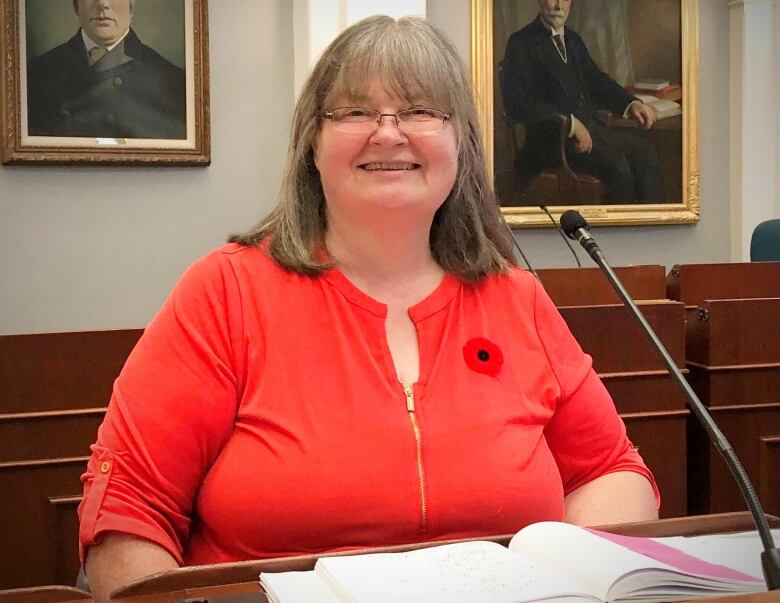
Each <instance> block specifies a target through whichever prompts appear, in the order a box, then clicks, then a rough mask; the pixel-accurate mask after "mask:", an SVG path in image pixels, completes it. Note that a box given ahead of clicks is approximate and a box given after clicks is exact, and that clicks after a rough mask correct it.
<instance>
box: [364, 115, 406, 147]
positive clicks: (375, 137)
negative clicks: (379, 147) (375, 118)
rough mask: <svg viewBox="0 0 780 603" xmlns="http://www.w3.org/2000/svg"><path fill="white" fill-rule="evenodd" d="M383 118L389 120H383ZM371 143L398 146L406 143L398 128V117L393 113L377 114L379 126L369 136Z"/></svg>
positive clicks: (404, 136)
mask: <svg viewBox="0 0 780 603" xmlns="http://www.w3.org/2000/svg"><path fill="white" fill-rule="evenodd" d="M385 117H387V118H389V119H387V120H385ZM371 141H372V142H374V143H375V144H382V143H385V144H386V143H388V142H390V143H392V144H400V143H403V142H405V141H406V135H405V134H404V133H403V132H402V131H401V129H400V128H399V127H398V116H397V115H396V114H395V113H380V114H379V124H378V125H377V127H376V130H374V133H373V134H371Z"/></svg>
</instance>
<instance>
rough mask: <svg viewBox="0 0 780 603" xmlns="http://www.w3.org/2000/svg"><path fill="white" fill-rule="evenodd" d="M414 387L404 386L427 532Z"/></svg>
mask: <svg viewBox="0 0 780 603" xmlns="http://www.w3.org/2000/svg"><path fill="white" fill-rule="evenodd" d="M412 388H413V386H412V385H405V386H404V394H406V410H407V412H408V413H409V419H410V420H411V422H412V430H413V431H414V444H415V449H416V453H417V478H418V480H419V481H420V531H421V532H425V531H426V530H427V528H428V503H427V501H426V499H425V470H424V469H423V460H422V437H421V436H420V426H419V425H418V424H417V416H416V415H415V411H414V390H413V389H412Z"/></svg>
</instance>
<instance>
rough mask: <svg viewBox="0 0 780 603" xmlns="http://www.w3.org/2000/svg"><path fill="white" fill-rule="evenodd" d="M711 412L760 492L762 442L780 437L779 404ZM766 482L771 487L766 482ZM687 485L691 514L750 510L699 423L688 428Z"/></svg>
mask: <svg viewBox="0 0 780 603" xmlns="http://www.w3.org/2000/svg"><path fill="white" fill-rule="evenodd" d="M710 412H711V413H712V416H713V418H714V419H715V422H716V423H717V424H718V426H719V427H720V429H721V431H723V433H724V434H725V435H726V437H727V438H728V439H729V441H730V442H731V446H732V447H733V449H734V452H735V453H736V454H737V456H738V457H739V460H740V461H741V462H742V465H743V466H744V468H745V472H746V473H747V474H748V477H750V480H751V481H752V482H753V484H754V485H755V486H756V489H757V490H758V488H759V484H760V482H761V462H762V449H764V448H765V444H764V443H763V442H762V439H765V438H774V437H776V436H778V435H780V404H763V405H761V404H756V405H739V406H714V407H711V408H710ZM764 455H765V456H766V455H767V453H766V452H765V453H764ZM764 480H765V482H767V483H768V479H767V478H764ZM688 483H689V489H688V500H689V505H688V510H689V512H690V513H694V514H700V513H723V512H728V511H743V510H745V509H746V508H747V506H746V503H745V501H744V499H743V498H742V495H741V493H740V491H739V488H738V486H737V484H736V482H735V481H734V478H733V477H732V475H731V472H730V471H729V469H728V467H727V466H726V463H725V461H723V459H722V458H721V457H720V454H719V453H718V452H717V451H716V450H715V448H714V447H713V446H712V445H711V444H710V442H709V439H708V438H707V435H706V433H705V432H704V429H703V428H702V427H700V426H699V424H698V422H696V421H690V422H689V428H688ZM775 487H777V486H775Z"/></svg>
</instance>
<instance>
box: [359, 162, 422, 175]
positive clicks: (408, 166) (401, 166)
mask: <svg viewBox="0 0 780 603" xmlns="http://www.w3.org/2000/svg"><path fill="white" fill-rule="evenodd" d="M358 167H360V169H362V170H365V171H367V172H380V171H381V172H400V171H404V170H416V169H417V168H419V167H420V164H419V163H407V162H401V161H372V162H370V163H364V164H362V165H360V166H358Z"/></svg>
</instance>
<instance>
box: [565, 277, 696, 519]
mask: <svg viewBox="0 0 780 603" xmlns="http://www.w3.org/2000/svg"><path fill="white" fill-rule="evenodd" d="M656 277H658V275H656ZM660 280H662V279H660ZM640 309H641V311H642V314H643V315H644V316H645V318H646V319H647V321H648V322H649V323H650V325H651V326H652V327H653V330H655V332H656V333H657V334H658V336H659V338H660V339H661V341H662V342H663V343H664V345H665V347H666V348H667V349H668V350H669V353H670V354H671V355H672V358H673V359H674V361H675V362H676V364H677V366H678V367H681V368H683V370H684V366H685V318H684V317H685V308H684V306H683V304H681V303H679V302H668V301H656V302H650V301H648V302H644V303H642V304H641V305H640ZM559 310H560V311H561V315H562V316H563V318H564V320H565V321H566V323H567V324H568V325H569V328H570V329H571V331H572V333H573V334H574V336H575V337H576V338H577V341H578V342H579V343H580V345H581V346H582V349H583V350H585V352H587V353H588V354H590V355H591V356H592V357H593V368H594V369H595V370H596V372H597V373H598V374H599V376H600V377H601V378H602V380H603V381H604V385H605V387H606V388H607V391H609V393H610V394H611V395H612V399H613V400H614V401H615V406H616V408H617V409H618V412H619V413H620V415H621V417H622V418H623V420H624V421H625V423H626V429H627V432H628V436H629V438H630V439H631V441H632V442H633V443H634V445H636V446H639V448H640V454H641V455H642V457H643V459H644V460H645V462H646V463H647V466H648V467H649V468H650V470H651V471H652V472H653V474H654V475H655V478H656V481H657V483H658V486H659V489H660V491H661V497H662V506H661V509H660V514H661V517H678V516H681V515H685V514H686V512H687V477H686V473H687V464H686V420H687V417H688V411H687V410H686V402H685V396H684V395H683V393H682V392H681V391H680V389H679V387H678V386H677V384H676V383H675V382H674V381H673V379H672V378H671V377H670V376H669V374H668V373H667V372H666V369H665V368H664V365H663V363H662V361H661V360H660V359H659V358H658V356H657V354H656V352H655V350H654V349H653V348H652V346H651V345H650V343H649V342H648V340H647V338H646V336H645V335H644V333H643V332H642V331H641V330H640V328H639V326H638V325H637V324H636V322H635V321H634V319H633V317H632V316H631V315H630V314H629V313H628V310H626V309H625V308H624V307H623V306H622V305H593V306H570V307H561V308H559Z"/></svg>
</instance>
